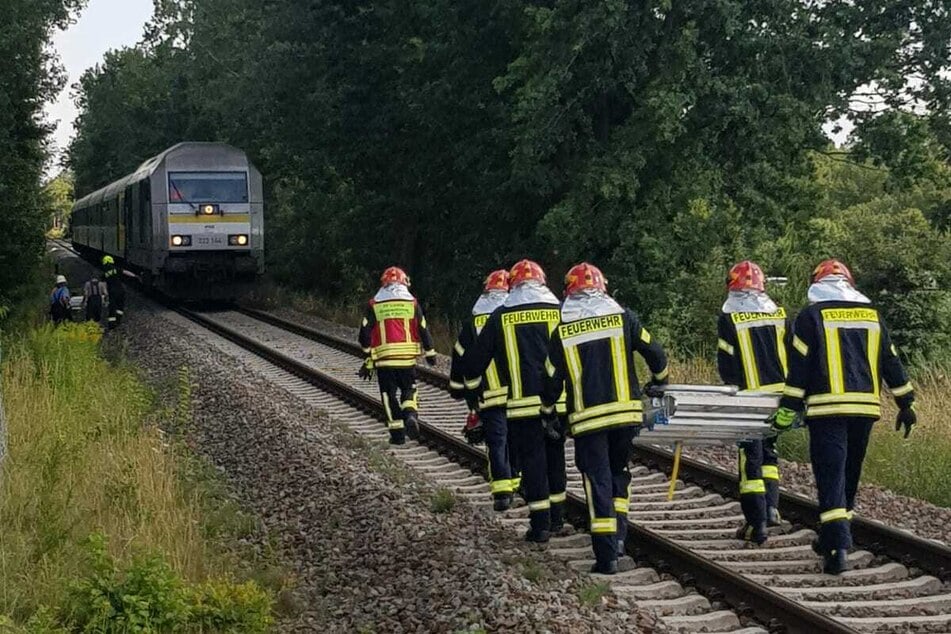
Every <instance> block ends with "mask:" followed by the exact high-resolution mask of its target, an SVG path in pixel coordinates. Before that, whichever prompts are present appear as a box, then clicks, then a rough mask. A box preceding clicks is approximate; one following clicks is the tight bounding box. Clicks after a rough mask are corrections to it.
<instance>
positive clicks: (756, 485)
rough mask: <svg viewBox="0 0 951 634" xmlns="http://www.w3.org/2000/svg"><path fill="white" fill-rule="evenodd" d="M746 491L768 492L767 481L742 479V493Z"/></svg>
mask: <svg viewBox="0 0 951 634" xmlns="http://www.w3.org/2000/svg"><path fill="white" fill-rule="evenodd" d="M744 493H766V483H765V482H763V481H762V480H740V495H743V494H744Z"/></svg>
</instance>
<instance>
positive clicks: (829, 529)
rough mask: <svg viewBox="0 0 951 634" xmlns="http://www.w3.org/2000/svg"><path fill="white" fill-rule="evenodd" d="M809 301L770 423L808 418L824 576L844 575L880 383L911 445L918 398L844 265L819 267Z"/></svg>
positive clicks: (776, 424) (818, 545) (875, 314)
mask: <svg viewBox="0 0 951 634" xmlns="http://www.w3.org/2000/svg"><path fill="white" fill-rule="evenodd" d="M808 300H809V305H808V306H807V307H806V308H804V309H803V310H802V312H801V313H799V315H798V316H797V317H796V321H795V324H794V326H793V330H794V334H793V338H792V342H791V345H790V346H789V351H788V354H789V374H788V375H787V377H786V387H785V388H784V390H783V396H782V399H781V400H780V403H779V405H780V406H779V409H778V410H777V411H776V412H775V413H774V414H773V415H772V416H771V418H770V420H771V422H772V424H773V426H774V427H775V428H776V429H777V430H780V431H784V430H786V429H789V428H790V427H792V426H793V424H794V423H795V421H796V420H797V418H798V417H799V416H800V415H802V414H803V412H805V414H804V416H805V423H806V426H807V427H808V429H809V454H810V456H811V459H812V472H813V474H814V475H815V478H816V488H817V489H818V496H819V511H820V515H819V521H820V527H819V540H818V543H816V544H814V547H815V548H816V550H817V551H818V552H819V553H820V554H821V555H822V556H823V558H824V566H823V570H824V571H825V572H826V573H829V574H839V573H841V572H843V571H845V570H847V569H848V560H847V556H846V555H847V552H848V549H849V548H850V547H851V546H852V535H851V531H850V526H849V522H850V520H851V519H852V509H853V506H854V504H855V492H856V490H857V489H858V483H859V477H860V475H861V473H862V460H863V459H864V458H865V450H866V447H867V446H868V439H869V434H870V433H871V431H872V425H873V423H874V422H875V421H876V420H878V419H879V418H880V417H881V403H880V387H881V382H882V380H884V381H885V384H886V385H887V386H888V388H889V390H890V391H891V393H892V396H894V398H895V402H896V403H897V405H898V408H899V411H898V418H897V421H896V423H895V430H896V431H898V430H899V429H901V428H902V427H904V431H905V437H906V438H907V437H908V434H909V433H911V428H912V426H913V425H915V424H916V423H917V422H918V421H917V415H916V414H915V392H914V388H913V387H912V385H911V383H910V382H909V380H908V373H907V372H906V371H905V368H904V366H903V365H902V363H901V360H900V359H899V358H898V351H897V350H896V349H895V345H894V344H893V343H892V341H891V338H890V337H889V334H888V329H887V328H886V327H885V323H884V321H883V320H882V317H881V315H880V314H879V312H878V310H876V309H875V308H874V307H873V306H872V305H871V302H870V300H869V299H868V298H867V297H866V296H865V295H863V294H862V293H860V292H859V291H858V290H857V289H856V288H855V281H854V279H853V278H852V273H851V272H850V271H849V269H848V268H847V267H846V266H845V265H844V264H843V263H842V262H839V261H838V260H825V261H823V262H821V263H820V264H819V266H817V267H816V269H815V271H813V274H812V285H811V286H810V287H809V292H808Z"/></svg>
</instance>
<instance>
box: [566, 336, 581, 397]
mask: <svg viewBox="0 0 951 634" xmlns="http://www.w3.org/2000/svg"><path fill="white" fill-rule="evenodd" d="M564 350H565V361H567V364H568V377H569V378H570V379H571V390H572V392H574V396H575V409H576V410H578V409H584V390H583V389H582V385H581V357H580V356H579V355H578V347H577V346H571V345H568V346H565V347H564Z"/></svg>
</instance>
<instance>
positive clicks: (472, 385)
mask: <svg viewBox="0 0 951 634" xmlns="http://www.w3.org/2000/svg"><path fill="white" fill-rule="evenodd" d="M480 385H482V377H481V376H480V377H479V378H477V379H470V380H468V381H466V387H467V388H469V389H470V390H474V389H476V388H477V387H479V386H480Z"/></svg>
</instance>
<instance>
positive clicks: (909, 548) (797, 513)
mask: <svg viewBox="0 0 951 634" xmlns="http://www.w3.org/2000/svg"><path fill="white" fill-rule="evenodd" d="M238 310H239V311H240V312H243V313H245V314H246V315H248V316H250V317H253V318H255V319H258V320H260V321H263V322H266V323H269V324H271V325H272V326H276V327H278V328H282V329H284V330H287V331H289V332H293V333H295V334H298V335H301V336H303V337H307V338H309V339H312V340H314V341H318V342H320V343H323V344H326V345H329V346H331V347H334V348H336V349H338V350H341V351H344V352H349V353H351V354H354V355H357V356H359V355H362V354H363V351H362V350H361V349H360V346H359V345H358V344H357V343H356V342H354V341H351V340H348V339H344V338H343V337H338V336H335V335H331V334H328V333H324V332H321V331H319V330H317V329H315V328H311V327H309V326H305V325H303V324H298V323H294V322H292V321H289V320H287V319H283V318H281V317H277V316H276V315H273V314H271V313H268V312H265V311H261V310H257V309H253V308H245V307H241V308H239V309H238ZM417 371H418V373H419V375H420V376H421V377H422V378H423V380H425V381H426V382H427V383H430V384H431V385H434V386H435V387H439V388H442V389H448V387H449V377H448V376H446V375H445V374H443V373H441V372H439V371H437V370H434V369H432V368H429V367H425V366H418V367H417ZM634 453H635V456H637V458H638V461H639V462H641V463H643V464H646V465H647V466H649V467H653V468H655V469H657V470H659V471H663V472H664V473H667V474H668V475H669V474H670V473H671V470H672V469H673V460H674V456H673V453H672V452H670V451H667V450H665V449H661V448H659V447H651V446H637V447H635V448H634ZM679 475H680V478H681V479H682V480H684V481H685V482H692V483H694V484H697V485H698V486H700V487H701V488H704V489H708V490H712V491H715V492H717V493H720V494H721V495H724V496H727V497H730V498H738V497H739V494H738V490H739V489H738V487H739V483H738V479H737V476H736V474H734V473H731V472H729V471H726V470H724V469H720V468H719V467H715V466H713V465H710V464H706V463H703V462H700V461H697V460H693V459H690V458H684V457H681V460H680V471H679ZM779 508H780V512H781V513H782V514H783V516H784V517H786V518H787V519H790V520H792V521H795V522H798V523H800V524H803V525H807V526H818V524H819V506H818V505H817V504H816V503H815V502H813V501H812V500H810V499H809V498H806V497H804V496H801V495H797V494H795V493H789V492H786V491H781V492H780V494H779ZM852 536H853V538H854V540H855V542H856V543H857V544H861V545H862V546H863V547H864V548H866V549H868V550H869V551H871V552H873V553H875V554H879V555H884V556H886V557H888V558H889V559H892V560H894V561H897V562H899V563H902V564H904V565H905V566H908V567H916V568H919V569H921V570H923V571H925V572H927V573H929V574H932V575H934V576H936V577H938V578H939V579H941V580H942V581H948V580H951V548H949V547H947V546H944V545H942V544H940V543H938V542H935V541H933V540H930V539H924V538H922V537H918V536H917V535H913V534H911V533H907V532H904V531H900V530H897V529H894V528H891V527H889V526H886V525H885V524H881V523H878V522H873V521H870V520H867V519H864V518H862V517H860V516H856V517H855V518H853V519H852Z"/></svg>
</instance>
